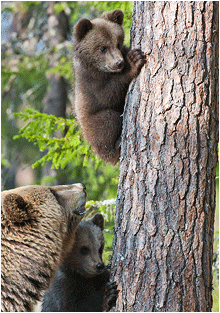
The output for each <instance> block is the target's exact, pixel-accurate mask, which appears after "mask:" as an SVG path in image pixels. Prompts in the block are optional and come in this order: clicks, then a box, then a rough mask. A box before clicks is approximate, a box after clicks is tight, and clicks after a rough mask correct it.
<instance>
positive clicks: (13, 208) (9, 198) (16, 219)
mask: <svg viewBox="0 0 220 313" xmlns="http://www.w3.org/2000/svg"><path fill="white" fill-rule="evenodd" d="M2 210H3V212H4V214H5V218H6V219H7V220H8V221H10V222H11V223H13V224H17V225H19V224H20V225H22V224H24V223H25V222H29V221H32V216H31V215H32V214H31V211H33V208H32V204H31V203H28V202H26V201H25V200H24V199H23V198H22V197H21V196H20V195H18V194H16V193H11V194H7V195H5V196H3V201H2Z"/></svg>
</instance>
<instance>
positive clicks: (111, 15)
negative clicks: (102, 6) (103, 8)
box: [102, 9, 124, 25]
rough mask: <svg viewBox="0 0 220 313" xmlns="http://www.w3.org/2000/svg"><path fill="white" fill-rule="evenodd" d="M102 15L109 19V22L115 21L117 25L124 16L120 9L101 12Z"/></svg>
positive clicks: (120, 23)
mask: <svg viewBox="0 0 220 313" xmlns="http://www.w3.org/2000/svg"><path fill="white" fill-rule="evenodd" d="M102 17H103V18H105V19H107V20H109V21H111V22H114V23H117V24H119V25H122V23H123V18H124V13H123V12H122V10H119V9H116V10H114V11H110V12H105V13H103V14H102Z"/></svg>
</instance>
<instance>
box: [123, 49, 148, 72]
mask: <svg viewBox="0 0 220 313" xmlns="http://www.w3.org/2000/svg"><path fill="white" fill-rule="evenodd" d="M127 60H128V63H129V64H130V66H131V70H132V71H133V72H134V75H138V74H139V73H140V71H141V69H142V67H143V66H144V64H145V63H146V56H145V54H144V52H143V51H142V50H141V49H134V50H131V51H129V52H128V55H127Z"/></svg>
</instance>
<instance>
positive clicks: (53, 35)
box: [43, 1, 69, 185]
mask: <svg viewBox="0 0 220 313" xmlns="http://www.w3.org/2000/svg"><path fill="white" fill-rule="evenodd" d="M55 3H56V2H53V1H52V2H50V3H49V5H48V9H47V14H48V30H47V32H46V34H45V37H46V43H47V46H48V48H50V49H52V48H56V47H57V46H58V45H60V44H62V43H64V42H65V40H66V39H67V32H68V28H69V21H68V17H67V15H66V14H65V12H64V11H62V12H61V13H59V14H56V13H55V12H54V8H53V7H54V4H55ZM60 57H61V55H60V53H54V54H51V58H50V68H53V67H55V66H56V65H57V63H58V61H59V58H60ZM47 78H48V83H49V89H48V90H47V92H46V94H45V97H44V101H43V104H44V112H45V113H47V114H52V115H55V116H58V117H65V113H66V103H67V87H68V84H67V81H66V80H65V79H64V77H62V76H61V75H60V74H59V73H56V74H55V73H49V74H48V75H47ZM55 135H56V137H58V138H59V137H60V135H61V134H59V133H57V134H55ZM51 166H52V162H47V163H46V164H45V166H44V168H43V177H44V176H50V177H55V176H56V175H57V174H58V173H59V172H60V171H59V170H57V169H52V168H51ZM53 184H54V185H57V184H65V179H64V178H61V180H60V179H59V180H56V181H55V180H54V181H53Z"/></svg>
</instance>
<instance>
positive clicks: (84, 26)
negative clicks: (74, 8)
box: [75, 18, 92, 41]
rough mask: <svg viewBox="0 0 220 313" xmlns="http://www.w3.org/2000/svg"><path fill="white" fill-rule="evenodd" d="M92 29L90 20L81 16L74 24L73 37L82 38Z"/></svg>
mask: <svg viewBox="0 0 220 313" xmlns="http://www.w3.org/2000/svg"><path fill="white" fill-rule="evenodd" d="M91 29H92V23H91V22H90V20H88V19H86V18H83V19H82V20H80V21H79V22H78V23H77V24H76V26H75V37H76V39H77V40H79V41H80V40H82V39H83V38H84V37H85V35H86V34H87V33H88V32H89V31H90V30H91Z"/></svg>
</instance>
